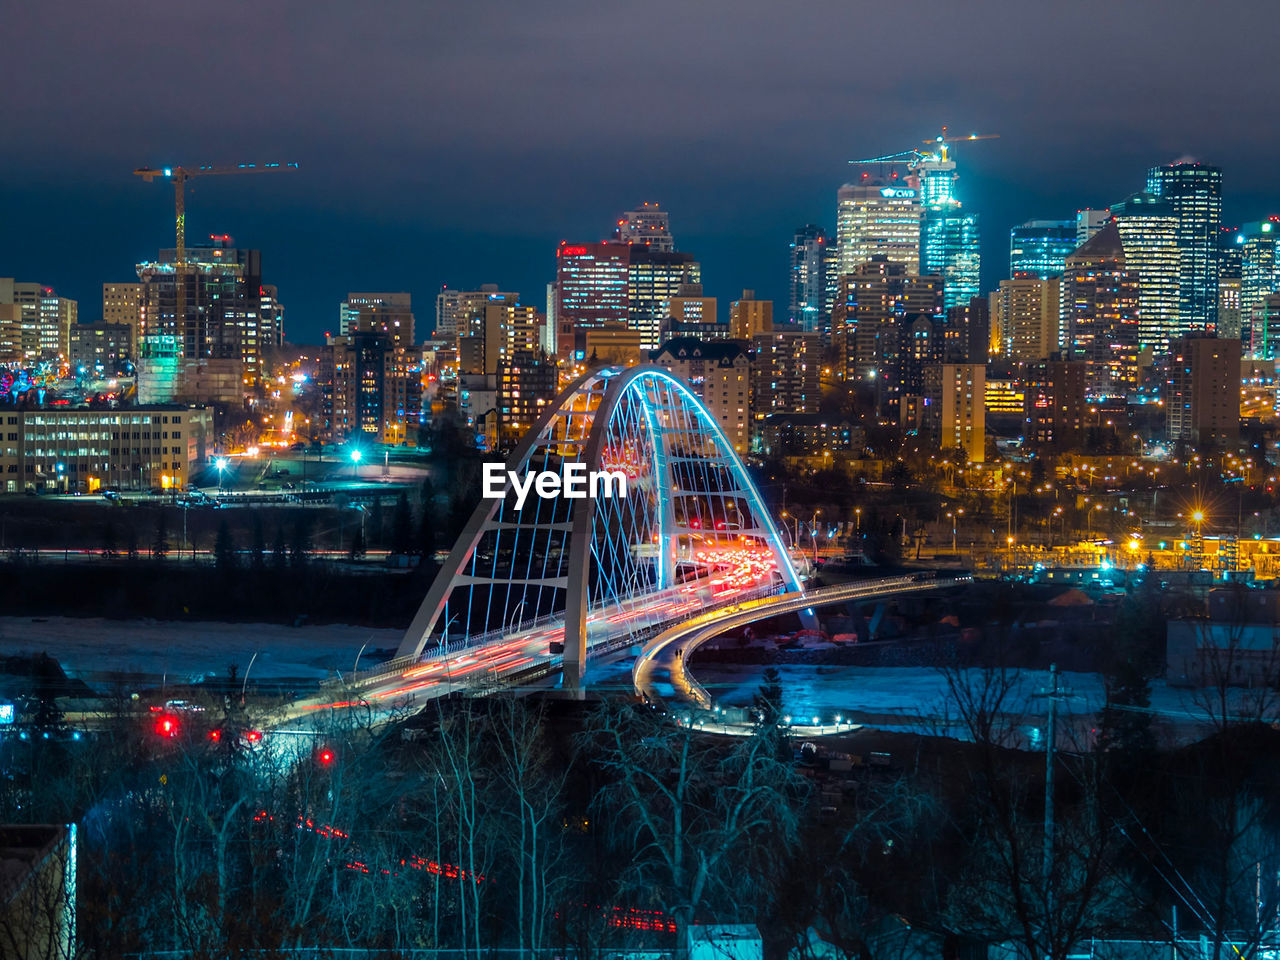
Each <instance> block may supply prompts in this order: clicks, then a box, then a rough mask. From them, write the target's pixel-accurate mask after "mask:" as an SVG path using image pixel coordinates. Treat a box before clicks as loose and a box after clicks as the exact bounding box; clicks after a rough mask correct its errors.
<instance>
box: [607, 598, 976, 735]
mask: <svg viewBox="0 0 1280 960" xmlns="http://www.w3.org/2000/svg"><path fill="white" fill-rule="evenodd" d="M972 582H973V578H972V577H970V576H962V577H951V578H947V579H932V578H930V579H928V580H921V579H919V578H918V577H916V576H906V577H887V578H884V579H880V580H871V581H866V580H864V581H860V582H858V583H845V584H836V585H834V586H830V587H819V588H818V589H816V590H810V591H807V592H803V593H802V592H798V591H795V592H791V593H783V594H777V595H775V596H771V597H761V598H758V599H753V600H747V601H744V602H742V603H736V604H733V605H731V606H729V607H727V608H725V609H722V610H716V611H711V612H708V613H706V614H703V615H701V616H696V617H692V618H690V619H688V620H686V621H684V622H683V623H678V624H675V625H674V626H672V627H670V628H668V629H666V630H664V631H663V632H662V633H660V634H658V635H657V636H655V637H654V638H653V639H652V640H650V641H649V642H648V643H646V644H645V645H644V646H643V648H642V649H641V651H640V656H639V657H637V658H636V662H635V666H634V667H633V668H632V672H631V677H632V685H633V686H634V688H635V692H636V694H637V695H638V696H641V697H644V698H645V699H647V700H649V701H651V702H664V701H668V700H671V699H675V700H677V701H680V702H685V703H692V704H693V705H695V706H697V707H699V708H701V709H703V710H714V709H715V703H714V702H713V700H712V698H711V695H710V694H709V693H707V691H706V690H705V689H704V688H703V687H702V685H701V684H699V683H698V681H697V680H696V679H695V678H694V677H693V676H692V675H691V674H690V673H689V671H688V669H687V668H686V664H687V662H688V659H689V655H690V654H692V653H693V651H694V650H696V649H697V648H698V647H699V646H700V645H701V644H703V643H706V642H707V641H708V640H711V639H713V638H715V637H718V636H720V635H721V634H723V633H725V632H727V631H729V630H733V629H735V628H738V627H745V626H748V625H749V624H752V623H755V622H756V621H758V620H763V619H765V618H766V617H776V616H780V615H782V614H786V613H800V612H801V611H804V610H810V609H812V608H815V607H819V606H827V605H830V604H836V603H847V602H849V601H852V600H871V599H878V598H882V597H890V596H896V595H898V594H903V593H919V592H927V591H931V590H939V589H945V588H947V587H951V586H956V585H959V584H965V583H972ZM848 726H849V729H853V726H854V725H848ZM795 729H796V732H797V733H810V734H816V733H836V732H842V731H841V729H840V726H839V725H832V724H825V725H821V726H817V727H813V728H810V727H806V726H798V727H796V728H795Z"/></svg>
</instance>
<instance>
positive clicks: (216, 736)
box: [209, 730, 222, 743]
mask: <svg viewBox="0 0 1280 960" xmlns="http://www.w3.org/2000/svg"><path fill="white" fill-rule="evenodd" d="M209 739H210V740H212V741H213V742H214V743H217V742H218V741H219V740H221V739H222V731H221V730H210V731H209Z"/></svg>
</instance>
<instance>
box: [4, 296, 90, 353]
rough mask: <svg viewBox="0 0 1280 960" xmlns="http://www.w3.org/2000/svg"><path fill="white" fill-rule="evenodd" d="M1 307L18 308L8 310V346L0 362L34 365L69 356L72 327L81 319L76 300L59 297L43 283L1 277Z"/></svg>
mask: <svg viewBox="0 0 1280 960" xmlns="http://www.w3.org/2000/svg"><path fill="white" fill-rule="evenodd" d="M0 305H4V306H11V307H14V308H15V309H13V310H10V311H5V312H6V314H7V315H8V317H7V324H6V327H7V332H6V333H5V334H4V335H3V341H4V342H5V343H6V344H8V346H7V347H6V350H7V356H3V357H0V362H8V363H24V364H34V363H38V362H39V361H41V360H56V359H58V358H59V357H63V358H65V357H66V356H67V352H68V350H69V348H70V342H71V327H72V325H73V324H75V323H76V321H77V319H78V317H79V304H78V303H77V302H76V301H75V300H69V299H67V298H66V297H60V296H58V295H57V293H56V292H55V291H54V289H53V288H52V287H46V286H45V285H44V284H42V283H24V282H21V281H18V280H14V279H13V278H12V277H0Z"/></svg>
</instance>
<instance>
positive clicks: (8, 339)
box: [0, 280, 35, 363]
mask: <svg viewBox="0 0 1280 960" xmlns="http://www.w3.org/2000/svg"><path fill="white" fill-rule="evenodd" d="M3 283H4V281H3V280H0V284H3ZM34 344H35V341H34V339H33V340H32V345H33V349H34ZM22 362H23V337H22V308H21V307H19V306H18V305H17V304H16V303H2V302H0V363H22Z"/></svg>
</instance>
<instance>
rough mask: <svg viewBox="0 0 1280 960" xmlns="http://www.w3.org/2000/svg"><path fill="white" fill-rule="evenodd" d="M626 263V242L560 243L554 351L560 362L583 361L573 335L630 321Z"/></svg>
mask: <svg viewBox="0 0 1280 960" xmlns="http://www.w3.org/2000/svg"><path fill="white" fill-rule="evenodd" d="M630 263H631V246H630V245H629V244H626V243H574V244H570V243H562V244H561V245H560V246H559V248H558V249H557V250H556V297H557V300H556V309H555V316H556V325H557V328H556V352H557V355H558V356H559V357H560V358H561V359H562V360H583V359H586V358H585V357H584V356H581V354H582V352H583V351H582V348H580V347H578V346H577V345H576V344H575V338H574V335H575V333H577V332H579V331H587V330H591V329H601V328H603V327H604V326H605V324H607V323H618V324H625V323H626V322H627V321H628V320H629V319H630V317H631V301H630V299H629V297H628V292H627V280H628V276H627V275H628V269H629V267H630Z"/></svg>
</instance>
